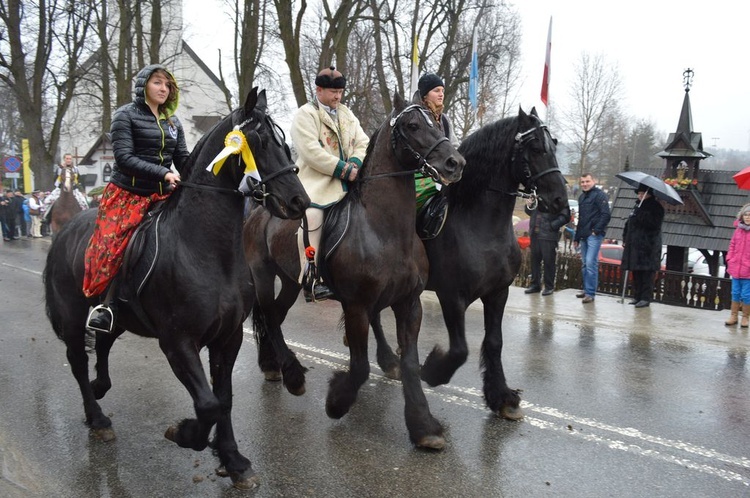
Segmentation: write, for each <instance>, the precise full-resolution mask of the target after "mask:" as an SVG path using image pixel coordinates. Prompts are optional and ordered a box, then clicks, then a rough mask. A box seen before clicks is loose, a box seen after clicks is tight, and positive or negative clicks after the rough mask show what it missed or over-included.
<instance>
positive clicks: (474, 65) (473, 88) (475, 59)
mask: <svg viewBox="0 0 750 498" xmlns="http://www.w3.org/2000/svg"><path fill="white" fill-rule="evenodd" d="M478 89H479V56H478V55H477V32H476V31H474V40H473V41H472V48H471V69H470V72H469V102H471V108H472V109H474V112H476V111H477V107H478V101H477V91H478Z"/></svg>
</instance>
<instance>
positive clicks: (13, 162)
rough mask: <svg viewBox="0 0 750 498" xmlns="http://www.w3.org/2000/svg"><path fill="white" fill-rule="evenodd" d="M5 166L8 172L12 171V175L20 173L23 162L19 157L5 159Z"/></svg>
mask: <svg viewBox="0 0 750 498" xmlns="http://www.w3.org/2000/svg"><path fill="white" fill-rule="evenodd" d="M3 165H4V166H5V169H6V170H7V171H10V172H11V173H13V172H15V171H18V170H19V169H21V160H20V159H18V158H17V157H14V156H10V157H7V158H6V159H5V161H4V162H3Z"/></svg>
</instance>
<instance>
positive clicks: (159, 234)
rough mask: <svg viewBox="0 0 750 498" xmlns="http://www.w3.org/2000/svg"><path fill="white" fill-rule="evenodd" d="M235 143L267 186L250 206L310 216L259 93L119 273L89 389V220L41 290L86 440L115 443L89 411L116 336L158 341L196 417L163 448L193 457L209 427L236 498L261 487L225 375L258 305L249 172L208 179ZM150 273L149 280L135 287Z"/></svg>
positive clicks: (57, 249) (186, 178) (106, 424)
mask: <svg viewBox="0 0 750 498" xmlns="http://www.w3.org/2000/svg"><path fill="white" fill-rule="evenodd" d="M233 131H234V132H235V134H234V136H238V134H237V133H236V132H237V131H239V132H242V133H243V134H244V135H245V136H246V137H247V141H248V143H249V148H250V150H251V151H252V154H254V157H255V160H256V162H257V166H258V168H259V170H260V174H261V175H262V177H263V178H264V181H263V182H262V183H261V184H257V185H256V188H255V189H254V190H253V191H254V195H255V198H256V199H257V200H262V201H263V202H264V203H265V205H266V207H267V208H268V209H269V210H270V212H272V213H273V214H274V215H276V216H280V217H283V218H295V219H299V218H300V217H301V216H302V215H303V213H304V210H305V209H306V208H307V206H308V205H309V202H310V199H309V198H308V196H307V194H306V193H305V191H304V189H303V187H302V185H301V184H300V182H299V180H298V179H297V177H296V175H295V174H294V172H295V171H296V170H295V168H294V167H293V166H292V165H291V158H290V156H289V149H288V148H287V146H286V144H285V143H284V140H283V134H281V131H280V129H279V128H278V127H277V126H276V125H275V124H274V122H273V121H272V120H271V118H270V116H268V115H267V113H266V95H265V91H262V92H260V93H258V91H257V88H254V89H253V90H252V91H251V92H250V93H249V94H248V97H247V100H246V102H245V105H244V107H242V108H240V109H237V110H235V111H233V112H232V113H231V114H230V115H229V116H227V117H226V118H224V119H223V120H221V121H220V122H219V123H218V124H217V125H215V126H214V127H213V128H212V129H211V130H210V131H209V132H208V133H206V135H205V136H204V137H203V138H202V139H201V140H200V141H199V142H198V144H197V145H196V147H195V150H193V152H192V154H191V155H190V158H189V160H188V161H187V165H186V166H185V167H184V171H181V175H182V178H183V181H182V183H181V185H180V187H179V188H178V189H177V191H175V192H174V193H173V194H172V195H171V196H170V197H169V198H168V200H167V201H166V202H165V204H164V207H163V209H162V210H161V212H160V214H159V215H158V217H156V216H154V218H155V220H154V221H153V223H151V227H150V231H149V234H148V237H147V239H146V240H147V242H146V243H145V247H146V250H145V251H144V253H145V254H144V256H142V257H141V258H140V260H138V258H136V255H135V254H134V255H133V262H134V265H131V266H132V267H130V268H127V267H123V268H122V269H121V271H120V273H121V275H122V276H121V277H120V278H121V284H120V288H121V289H122V293H121V294H120V295H119V296H118V298H119V299H121V303H120V305H119V313H118V318H117V323H116V325H115V331H114V332H113V333H112V334H101V333H97V334H96V338H95V346H94V347H95V350H96V354H97V362H96V367H95V368H96V375H97V377H96V378H95V379H94V380H93V381H91V382H89V372H88V355H87V351H86V350H87V342H88V339H89V338H88V337H87V333H86V331H85V327H84V325H85V323H86V317H87V314H88V310H89V306H91V305H94V304H96V302H97V301H98V299H87V298H86V297H84V295H83V292H82V290H81V289H82V283H83V271H84V252H85V249H86V246H87V244H88V241H89V239H90V238H91V234H92V233H93V229H94V221H95V216H96V210H93V209H91V210H88V211H84V212H83V213H82V214H80V215H78V216H76V217H75V218H73V219H72V220H71V221H70V222H69V223H68V224H66V225H65V226H64V227H63V229H62V230H61V231H60V233H59V234H58V235H57V237H56V238H55V240H54V241H53V243H52V245H51V247H50V250H49V254H48V257H47V265H46V268H45V270H44V282H45V294H46V303H47V315H48V317H49V319H50V322H51V323H52V327H53V329H54V330H55V332H56V334H57V335H58V337H59V338H60V339H62V340H63V341H64V342H65V344H66V346H67V357H68V361H69V362H70V366H71V369H72V370H73V375H74V377H75V378H76V381H77V382H78V385H79V388H80V390H81V394H82V396H83V405H84V411H85V414H86V423H87V424H88V425H89V426H90V427H91V429H92V431H93V432H94V433H95V434H97V435H98V436H99V437H100V438H102V439H104V440H111V439H113V438H114V432H113V431H112V428H111V425H112V422H111V421H110V419H109V418H108V417H107V416H106V415H104V413H102V409H101V407H100V406H99V403H98V402H97V401H96V400H97V399H101V398H102V397H103V396H104V395H105V393H106V392H107V391H108V390H109V388H110V387H111V381H110V378H109V371H108V355H109V351H110V349H111V347H112V345H113V343H114V341H115V339H116V338H117V336H118V335H120V334H122V333H123V332H124V331H125V330H130V331H131V332H133V333H135V334H138V335H142V336H146V337H154V338H157V339H158V340H159V346H160V347H161V349H162V351H163V352H164V354H165V355H166V357H167V359H168V361H169V364H170V366H171V367H172V371H173V372H174V373H175V375H176V376H177V378H178V379H179V380H180V381H181V382H182V383H183V384H184V386H185V387H186V388H187V390H188V392H189V393H190V395H191V396H192V398H193V403H194V406H195V413H196V418H195V419H185V420H183V421H182V422H181V423H180V424H179V425H178V426H177V427H170V428H169V429H168V430H167V433H166V434H165V436H166V437H167V438H168V439H170V440H172V441H174V442H176V443H177V444H178V445H179V446H181V447H184V448H192V449H194V450H196V451H200V450H203V449H204V448H205V447H206V446H207V445H208V440H209V433H210V431H211V429H212V427H213V426H214V425H216V436H215V439H214V440H213V442H212V447H213V448H214V450H215V451H216V453H217V454H218V457H219V460H220V462H221V465H222V466H223V468H224V469H225V470H226V472H227V474H228V475H229V476H230V477H231V478H232V481H233V483H234V485H235V486H236V487H240V488H250V487H254V486H256V485H257V484H258V478H257V476H256V475H255V473H254V471H253V470H252V467H251V465H250V461H249V460H248V459H247V458H245V457H244V456H242V455H241V454H240V452H239V451H238V449H237V443H236V441H235V437H234V432H233V429H232V422H231V410H232V368H233V366H234V362H235V360H236V358H237V354H238V352H239V350H240V345H241V343H242V323H243V322H244V320H245V318H246V317H247V315H248V313H249V311H250V309H251V307H252V303H253V300H254V292H253V289H252V285H251V284H250V272H249V271H248V268H247V263H246V262H245V259H244V257H243V252H242V251H243V247H242V221H243V209H244V197H243V195H242V194H241V193H240V192H239V191H238V190H237V187H238V185H239V184H240V182H241V181H242V179H243V174H244V172H245V169H246V168H247V167H248V166H247V165H245V164H244V161H243V160H242V159H241V157H242V156H241V155H234V156H230V157H229V158H228V159H227V160H226V162H225V163H224V164H223V166H222V167H221V168H220V169H219V170H218V172H216V174H214V172H209V171H207V170H206V166H207V165H208V164H209V163H211V161H212V159H214V158H215V157H216V156H217V155H218V153H219V152H220V151H222V150H223V148H224V141H225V137H227V136H228V134H229V133H230V132H233ZM227 138H229V137H227ZM285 173H290V174H285ZM156 246H158V251H157V250H156ZM147 256H148V257H147ZM149 267H150V270H149V269H148V268H149ZM144 268H146V269H145V270H144ZM145 273H148V275H149V276H148V278H146V279H143V278H141V275H143V274H145ZM136 276H137V277H138V279H137V280H136ZM138 287H140V288H138ZM204 346H206V347H208V352H209V363H210V375H211V383H209V381H208V379H207V378H206V374H205V372H204V370H203V365H202V362H201V359H200V356H199V351H200V350H201V349H202V348H203V347H204Z"/></svg>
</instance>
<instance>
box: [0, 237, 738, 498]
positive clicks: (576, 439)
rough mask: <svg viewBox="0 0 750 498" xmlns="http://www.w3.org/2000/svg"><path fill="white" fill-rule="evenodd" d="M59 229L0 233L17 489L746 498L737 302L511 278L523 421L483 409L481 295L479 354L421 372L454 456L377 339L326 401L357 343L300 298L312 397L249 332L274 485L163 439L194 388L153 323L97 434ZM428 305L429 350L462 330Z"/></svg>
mask: <svg viewBox="0 0 750 498" xmlns="http://www.w3.org/2000/svg"><path fill="white" fill-rule="evenodd" d="M48 245H49V241H48V240H47V239H37V240H21V241H16V242H12V243H7V242H6V243H5V244H4V245H2V246H0V286H2V297H1V298H0V324H1V325H0V472H1V473H2V474H1V475H0V496H1V497H16V496H19V497H27V496H45V497H99V496H109V497H158V496H164V497H212V496H227V497H234V496H253V497H256V496H257V497H279V496H285V497H303V496H304V497H355V496H356V497H395V496H409V497H443V496H444V497H459V496H460V497H486V496H496V497H528V496H556V497H557V496H565V497H568V496H569V497H587V496H591V497H599V496H617V497H620V496H626V497H629V496H632V497H636V496H638V497H641V496H670V497H671V496H674V497H689V496H750V423H748V422H749V421H750V420H749V419H750V381H749V379H748V365H747V353H748V349H750V337H749V335H748V332H747V331H746V330H747V329H744V330H740V329H738V328H735V329H732V330H729V329H727V328H726V327H724V325H723V321H724V319H725V318H726V316H725V313H723V312H721V313H719V312H712V311H701V310H688V309H685V308H677V307H669V306H662V305H658V304H654V305H652V306H651V308H647V309H643V310H635V309H634V308H633V307H632V306H627V305H626V304H621V303H619V302H618V300H617V298H614V297H609V296H599V297H598V298H597V300H596V303H595V304H594V305H593V306H591V305H588V306H586V307H584V306H582V305H581V303H580V301H579V300H578V299H576V298H575V297H574V294H575V292H574V291H572V290H568V291H562V292H558V293H555V294H554V295H552V296H549V297H542V296H540V295H539V294H536V295H532V296H527V295H524V294H523V292H522V289H517V288H513V289H511V291H512V292H511V298H510V302H509V305H508V308H507V310H506V317H505V320H504V327H505V350H504V355H503V360H504V364H505V370H506V375H507V377H508V379H509V382H510V385H511V386H512V387H517V388H521V389H523V399H524V405H523V406H524V410H525V413H526V418H525V419H524V420H523V421H522V422H510V421H505V420H500V419H497V418H495V417H494V416H492V415H491V414H490V413H489V412H488V411H487V410H486V409H485V408H484V404H483V400H482V396H481V381H480V378H479V366H478V352H479V349H480V343H481V339H482V330H483V327H482V321H481V307H479V306H478V305H476V304H475V305H473V306H472V308H471V311H470V313H469V315H468V317H467V320H468V324H467V329H468V330H469V331H470V333H469V345H470V352H471V354H470V358H469V361H468V362H467V364H466V365H464V366H463V367H462V368H461V369H460V370H459V372H458V373H457V374H456V376H454V378H453V379H452V381H451V383H450V385H447V386H441V387H438V388H435V389H428V388H426V389H425V390H426V392H427V397H428V401H429V402H430V406H431V409H432V412H433V414H434V415H435V416H436V417H437V418H438V419H439V420H440V421H441V422H442V423H443V424H444V426H445V429H446V436H447V443H448V445H447V448H446V449H445V450H444V451H443V452H440V453H432V452H426V451H420V450H416V449H414V448H413V447H412V446H411V444H410V443H409V440H408V436H407V432H406V428H405V424H404V420H403V397H402V394H401V389H400V385H399V384H398V383H396V382H393V381H390V380H388V379H385V378H384V377H383V376H382V375H381V372H380V370H379V369H378V368H377V366H375V362H374V341H373V340H371V344H372V347H371V353H370V356H371V358H372V363H373V369H372V374H371V376H370V380H369V381H368V382H367V383H366V384H365V385H364V386H363V388H362V390H361V391H360V395H359V399H358V400H357V403H356V404H355V406H354V408H353V409H352V411H351V412H350V413H349V414H348V415H346V416H345V417H344V418H342V419H341V420H332V419H329V418H328V417H327V416H326V415H325V409H324V405H325V396H326V391H327V381H328V379H329V377H330V375H331V372H332V371H333V370H334V369H340V368H344V367H345V365H346V362H347V358H348V352H347V350H346V349H345V348H344V346H343V344H342V341H341V333H340V332H339V331H338V330H337V325H338V319H339V307H338V304H337V303H333V302H328V303H319V304H316V305H313V304H305V303H302V302H300V303H298V305H297V306H296V307H295V308H294V309H293V310H292V312H291V313H290V316H289V318H288V319H287V324H286V328H285V335H286V337H287V339H288V340H289V342H290V343H291V344H292V347H293V349H294V350H295V352H296V353H297V354H298V356H299V357H300V359H301V361H302V362H303V364H305V365H306V366H308V367H309V368H310V371H309V373H308V382H307V393H306V394H305V395H303V396H301V397H294V396H292V395H291V394H289V393H287V392H286V391H285V390H284V389H283V387H282V386H281V385H280V384H278V383H269V382H266V381H264V380H263V377H262V376H261V375H260V373H259V371H258V369H257V367H256V366H255V344H254V342H253V339H252V337H251V335H250V332H251V331H250V330H249V329H248V330H247V338H246V340H245V344H244V345H243V348H242V351H241V352H240V358H239V360H238V363H237V366H236V367H235V372H234V387H235V390H234V392H235V396H234V411H233V418H234V428H235V433H236V435H237V440H238V444H239V447H240V450H241V451H242V452H243V454H244V455H245V456H247V457H248V458H250V459H251V460H252V462H253V467H254V469H255V470H256V471H257V472H258V473H259V475H260V477H261V486H260V487H259V488H258V489H256V490H254V491H251V492H241V491H238V490H235V489H233V488H232V487H231V482H230V481H229V480H228V479H227V478H221V477H218V476H217V475H216V473H215V467H216V464H217V460H216V458H215V457H214V456H212V454H211V452H210V451H208V450H206V451H203V452H194V451H192V450H187V449H182V448H179V447H177V446H176V445H174V444H173V443H171V442H169V441H168V440H166V439H165V438H164V437H163V433H164V431H165V429H166V428H167V427H168V426H169V425H170V424H172V423H174V422H176V421H178V420H180V419H182V418H184V417H187V416H192V402H191V400H190V398H189V396H188V394H187V392H186V391H185V389H184V388H183V387H182V385H181V384H179V382H178V381H177V380H176V378H175V377H174V375H173V374H172V372H171V370H170V369H169V367H168V365H167V362H166V360H165V358H164V357H163V355H162V353H161V352H160V350H159V348H158V346H157V344H156V342H155V341H154V340H150V339H143V338H140V337H136V336H134V335H131V334H125V335H124V336H123V337H122V338H121V339H120V340H118V343H117V344H116V345H115V348H114V349H113V352H112V355H111V370H112V379H113V388H112V390H111V391H110V392H109V393H108V394H107V396H106V397H105V398H104V399H103V400H102V406H103V407H104V409H105V412H106V413H107V414H109V415H110V416H111V417H112V420H113V424H114V429H115V431H116V434H117V439H116V440H115V441H113V442H111V443H103V442H100V441H98V440H97V439H95V438H94V437H92V436H90V435H89V433H88V430H87V428H86V426H85V425H84V423H83V409H82V405H81V398H80V394H79V391H78V388H77V386H76V384H75V382H74V379H73V376H72V374H71V373H70V369H69V366H68V365H67V361H66V358H65V351H64V347H63V344H62V343H61V342H60V341H59V340H58V339H57V338H56V337H55V336H54V333H53V332H52V330H51V328H50V326H49V323H48V322H47V319H46V316H45V314H44V304H43V294H42V284H41V272H42V269H43V265H44V258H45V256H46V249H47V247H48ZM423 302H424V310H425V313H424V320H423V325H422V335H421V338H420V357H421V358H424V357H425V356H426V354H427V352H428V351H429V350H430V349H431V348H432V346H433V345H434V344H437V343H439V344H442V345H444V346H445V345H447V340H446V334H445V332H444V330H443V323H442V318H441V315H440V313H439V308H438V306H437V303H436V300H435V299H434V296H433V295H432V294H430V293H426V294H425V295H424V299H423ZM384 318H385V320H384V322H385V324H386V326H387V328H388V330H389V336H390V337H391V341H392V344H395V338H394V333H393V327H392V326H390V325H389V323H390V322H389V315H388V314H386V315H384ZM204 359H205V354H204ZM92 364H93V360H92Z"/></svg>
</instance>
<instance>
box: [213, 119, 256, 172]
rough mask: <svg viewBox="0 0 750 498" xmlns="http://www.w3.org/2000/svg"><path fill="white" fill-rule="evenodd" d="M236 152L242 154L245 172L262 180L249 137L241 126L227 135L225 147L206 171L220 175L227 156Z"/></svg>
mask: <svg viewBox="0 0 750 498" xmlns="http://www.w3.org/2000/svg"><path fill="white" fill-rule="evenodd" d="M236 154H240V155H241V156H242V161H243V162H244V163H245V174H246V175H247V174H249V175H250V176H252V177H253V178H255V179H257V180H258V181H261V179H260V174H259V173H258V166H257V165H256V164H255V157H253V152H252V151H251V150H250V146H249V145H248V143H247V138H245V134H244V133H242V132H241V131H240V127H239V126H235V127H234V129H233V130H232V131H230V132H229V133H227V136H226V137H225V138H224V149H222V151H221V152H219V153H218V154H217V155H216V157H215V158H214V159H213V160H212V161H211V163H210V164H209V165H208V167H206V171H210V172H212V173H213V174H214V175H218V174H219V172H220V171H221V167H222V166H223V165H224V162H225V161H226V160H227V158H228V157H229V156H231V155H236Z"/></svg>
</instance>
